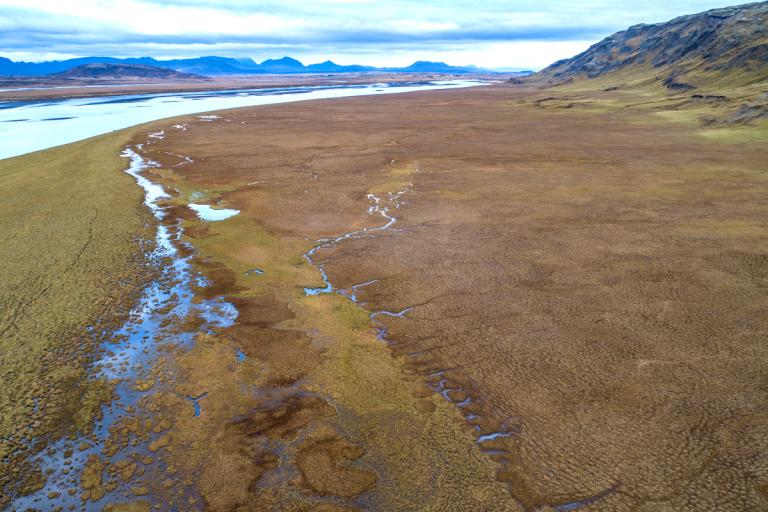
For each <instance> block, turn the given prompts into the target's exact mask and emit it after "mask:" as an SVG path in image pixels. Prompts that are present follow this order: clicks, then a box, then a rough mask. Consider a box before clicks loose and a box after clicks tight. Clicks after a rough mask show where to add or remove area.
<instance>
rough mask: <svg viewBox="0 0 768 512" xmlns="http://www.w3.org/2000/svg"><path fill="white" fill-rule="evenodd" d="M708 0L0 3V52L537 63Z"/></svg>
mask: <svg viewBox="0 0 768 512" xmlns="http://www.w3.org/2000/svg"><path fill="white" fill-rule="evenodd" d="M726 5H728V1H727V0H725V1H723V0H720V1H711V0H643V1H637V0H634V1H625V0H579V1H576V0H453V1H452V0H386V1H379V0H316V1H313V0H279V1H278V0H265V1H244V0H163V1H155V0H0V56H3V57H7V58H11V59H14V60H28V61H41V60H55V59H65V58H71V57H85V56H110V57H143V56H151V57H155V58H160V59H163V58H179V57H198V56H203V55H220V56H226V57H251V58H253V59H254V60H256V61H257V62H260V61H262V60H264V59H267V58H277V57H283V56H286V55H287V56H291V57H294V58H297V59H299V60H301V61H302V62H304V63H305V64H308V63H314V62H321V61H324V60H327V59H330V60H333V61H334V62H337V63H339V64H366V65H374V66H403V65H408V64H410V63H412V62H414V61H417V60H433V61H444V62H447V63H449V64H453V65H469V64H474V65H477V66H481V67H486V68H524V69H540V68H542V67H545V66H547V65H548V64H550V63H552V62H554V61H556V60H559V59H562V58H567V57H571V56H573V55H575V54H577V53H580V52H582V51H584V50H586V49H587V48H588V47H589V46H590V45H591V44H594V43H596V42H597V41H599V40H600V39H602V38H603V37H606V36H608V35H610V34H612V33H614V32H616V31H618V30H623V29H624V28H627V27H629V26H631V25H635V24H637V23H657V22H661V21H666V20H668V19H671V18H674V17H676V16H680V15H683V14H691V13H696V12H700V11H704V10H707V9H711V8H715V7H724V6H726Z"/></svg>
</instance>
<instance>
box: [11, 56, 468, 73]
mask: <svg viewBox="0 0 768 512" xmlns="http://www.w3.org/2000/svg"><path fill="white" fill-rule="evenodd" d="M96 63H111V64H132V65H142V66H154V67H158V68H166V69H171V70H174V71H177V72H180V73H189V74H195V75H204V76H216V75H255V74H299V73H356V72H366V71H378V72H393V73H417V72H418V73H455V74H461V73H472V72H477V71H481V70H480V69H479V68H477V67H475V66H450V65H448V64H446V63H444V62H429V61H418V62H414V63H413V64H411V65H410V66H406V67H391V68H377V67H373V66H360V65H350V66H344V65H340V64H336V63H335V62H332V61H330V60H327V61H325V62H321V63H318V64H310V65H308V66H307V65H304V64H303V63H301V62H300V61H298V60H296V59H293V58H291V57H283V58H281V59H267V60H265V61H263V62H261V63H257V62H256V61H254V60H253V59H250V58H242V59H235V58H230V57H215V56H212V57H197V58H192V59H171V60H157V59H154V58H152V57H138V58H123V59H121V58H115V57H81V58H76V59H68V60H61V61H47V62H14V61H12V60H10V59H7V58H4V57H0V76H46V75H51V74H54V73H62V72H65V71H67V70H69V69H72V68H75V67H78V66H83V65H87V64H96Z"/></svg>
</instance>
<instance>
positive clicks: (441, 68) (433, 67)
mask: <svg viewBox="0 0 768 512" xmlns="http://www.w3.org/2000/svg"><path fill="white" fill-rule="evenodd" d="M386 69H387V70H388V71H395V72H403V73H472V72H477V71H480V70H479V69H478V68H477V67H475V66H450V65H448V64H446V63H445V62H430V61H426V60H420V61H417V62H414V63H413V64H411V65H410V66H408V67H406V68H386Z"/></svg>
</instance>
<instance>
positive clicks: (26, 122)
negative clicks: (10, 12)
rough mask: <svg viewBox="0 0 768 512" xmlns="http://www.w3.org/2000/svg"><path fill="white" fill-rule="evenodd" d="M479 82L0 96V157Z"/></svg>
mask: <svg viewBox="0 0 768 512" xmlns="http://www.w3.org/2000/svg"><path fill="white" fill-rule="evenodd" d="M485 83H487V82H480V81H476V80H437V81H430V82H400V83H379V84H365V85H345V84H339V85H332V86H296V87H282V88H269V89H239V90H223V91H195V92H174V93H148V94H124V95H115V96H98V97H92V98H76V99H59V100H34V101H0V159H3V158H10V157H12V156H18V155H23V154H25V153H31V152H32V151H38V150H41V149H46V148H50V147H53V146H59V145H61V144H68V143H70V142H75V141H78V140H83V139H87V138H89V137H93V136H96V135H100V134H102V133H107V132H111V131H114V130H119V129H121V128H127V127H129V126H134V125H137V124H141V123H146V122H149V121H154V120H157V119H163V118H166V117H174V116H180V115H186V114H196V113H201V112H209V111H212V110H221V109H226V108H235V107H248V106H253V105H270V104H274V103H288V102H292V101H303V100H315V99H324V98H343V97H348V96H366V95H376V94H396V93H403V92H413V91H424V90H431V89H457V88H462V87H473V86H477V85H483V84H485Z"/></svg>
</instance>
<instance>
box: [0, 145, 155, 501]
mask: <svg viewBox="0 0 768 512" xmlns="http://www.w3.org/2000/svg"><path fill="white" fill-rule="evenodd" d="M129 136H130V135H129V133H127V132H121V133H117V134H111V135H106V136H102V137H97V138H94V139H90V140H87V141H84V142H79V143H76V144H70V145H67V146H63V147H59V148H55V149H51V150H48V151H43V152H38V153H33V154H30V155H26V156H22V157H18V158H12V159H8V160H3V161H0V182H2V187H0V190H1V191H2V201H0V262H1V263H0V282H1V283H2V287H0V360H2V365H1V366H0V411H2V412H1V413H0V459H2V460H3V469H2V471H0V489H2V490H3V492H4V493H5V492H10V491H11V490H12V489H15V490H16V491H18V490H19V487H22V488H23V487H25V486H32V487H34V486H37V485H40V483H41V480H42V477H41V475H37V476H35V475H34V474H30V473H29V472H28V470H29V468H28V467H27V466H25V465H24V464H23V462H22V461H23V460H24V456H25V455H27V454H28V453H29V449H30V448H33V446H34V445H35V443H36V442H39V441H41V440H44V439H45V438H46V436H47V435H57V436H60V435H66V434H67V433H68V432H71V431H73V430H74V429H77V428H80V429H82V430H84V431H87V430H89V428H90V427H89V426H90V423H91V421H92V419H93V416H94V415H95V414H97V413H98V411H99V407H98V404H99V402H100V401H101V400H102V399H104V398H108V396H109V390H108V389H107V388H105V386H104V383H98V382H91V381H90V380H89V379H88V376H87V371H86V368H87V364H88V362H89V361H91V360H92V357H93V349H94V344H95V343H97V342H98V341H100V335H99V334H98V333H99V332H100V331H101V330H102V329H109V328H110V327H111V326H112V325H113V323H114V322H115V320H116V319H118V318H119V317H121V316H122V315H124V314H125V313H126V310H127V307H129V306H130V304H131V301H132V298H133V297H134V295H135V293H136V291H137V288H138V285H139V284H140V282H141V279H142V272H143V271H144V272H145V271H146V269H141V268H140V267H141V263H142V258H141V254H142V244H143V243H144V241H145V240H146V236H147V235H148V234H150V235H151V231H150V223H151V221H150V219H149V217H148V212H145V211H144V209H143V205H142V192H141V190H140V189H139V188H138V187H136V186H135V183H134V182H133V179H132V178H131V177H130V176H128V175H126V174H124V173H122V172H121V171H122V169H124V168H125V161H124V159H123V158H121V157H120V156H119V154H120V152H121V149H122V147H123V146H124V144H125V143H126V141H127V140H128V138H129ZM150 239H151V236H150ZM6 498H7V496H6ZM0 503H2V498H0Z"/></svg>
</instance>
